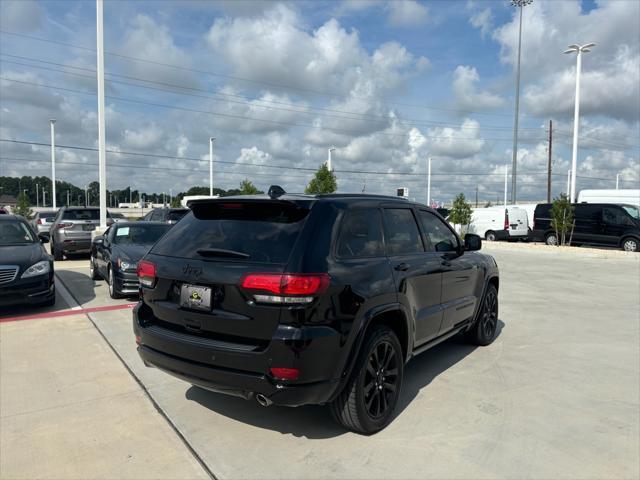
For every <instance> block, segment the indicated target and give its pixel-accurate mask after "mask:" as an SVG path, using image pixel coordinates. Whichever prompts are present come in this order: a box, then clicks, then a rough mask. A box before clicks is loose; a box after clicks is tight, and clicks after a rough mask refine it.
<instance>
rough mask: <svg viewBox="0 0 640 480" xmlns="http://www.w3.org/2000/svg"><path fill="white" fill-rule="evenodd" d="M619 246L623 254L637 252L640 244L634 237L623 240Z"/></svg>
mask: <svg viewBox="0 0 640 480" xmlns="http://www.w3.org/2000/svg"><path fill="white" fill-rule="evenodd" d="M620 244H621V246H622V249H623V250H624V251H625V252H637V251H638V250H639V249H640V242H638V239H637V238H634V237H626V238H623V239H622V242H620Z"/></svg>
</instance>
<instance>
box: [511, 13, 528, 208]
mask: <svg viewBox="0 0 640 480" xmlns="http://www.w3.org/2000/svg"><path fill="white" fill-rule="evenodd" d="M531 3H533V0H511V6H513V7H518V8H519V9H520V28H519V29H518V67H517V69H516V113H515V116H514V119H513V158H512V161H511V203H512V204H514V205H515V203H516V169H517V166H516V162H517V160H518V110H519V109H520V53H521V51H522V7H524V6H525V5H530V4H531Z"/></svg>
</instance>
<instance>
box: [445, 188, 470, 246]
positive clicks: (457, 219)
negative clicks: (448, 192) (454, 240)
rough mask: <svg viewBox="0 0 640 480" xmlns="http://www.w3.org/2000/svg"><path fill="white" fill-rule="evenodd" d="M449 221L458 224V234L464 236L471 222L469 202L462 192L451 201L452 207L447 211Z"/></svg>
mask: <svg viewBox="0 0 640 480" xmlns="http://www.w3.org/2000/svg"><path fill="white" fill-rule="evenodd" d="M449 221H450V222H451V223H452V224H454V225H460V235H462V236H463V237H464V234H465V233H466V230H467V228H468V227H469V224H470V223H471V204H470V203H467V200H466V199H465V197H464V193H460V194H458V196H457V197H456V198H455V200H454V201H453V207H452V208H451V211H450V212H449Z"/></svg>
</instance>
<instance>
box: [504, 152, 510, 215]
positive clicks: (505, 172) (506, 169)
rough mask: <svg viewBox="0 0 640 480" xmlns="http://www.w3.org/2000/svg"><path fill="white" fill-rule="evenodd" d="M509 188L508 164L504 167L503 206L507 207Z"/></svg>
mask: <svg viewBox="0 0 640 480" xmlns="http://www.w3.org/2000/svg"><path fill="white" fill-rule="evenodd" d="M508 188H509V164H508V163H507V164H505V166H504V204H505V206H506V205H507V190H508Z"/></svg>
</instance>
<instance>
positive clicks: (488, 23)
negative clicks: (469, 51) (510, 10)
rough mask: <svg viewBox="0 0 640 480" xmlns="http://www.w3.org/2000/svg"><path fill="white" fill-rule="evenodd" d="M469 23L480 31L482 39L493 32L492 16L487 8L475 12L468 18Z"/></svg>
mask: <svg viewBox="0 0 640 480" xmlns="http://www.w3.org/2000/svg"><path fill="white" fill-rule="evenodd" d="M469 23H470V24H471V25H472V26H474V27H475V28H478V29H479V30H480V34H481V35H482V37H483V38H484V37H485V36H486V35H488V34H489V33H491V30H493V14H492V13H491V9H490V8H489V7H487V8H485V9H484V10H480V11H477V12H475V13H474V14H473V15H471V18H469Z"/></svg>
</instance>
